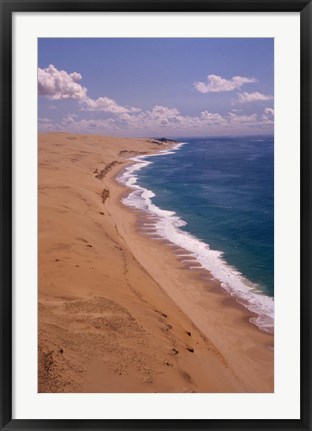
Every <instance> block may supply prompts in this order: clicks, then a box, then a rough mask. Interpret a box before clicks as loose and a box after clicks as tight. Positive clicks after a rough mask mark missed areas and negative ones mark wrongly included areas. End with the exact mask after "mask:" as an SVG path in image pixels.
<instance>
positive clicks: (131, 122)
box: [39, 105, 274, 136]
mask: <svg viewBox="0 0 312 431" xmlns="http://www.w3.org/2000/svg"><path fill="white" fill-rule="evenodd" d="M273 114H274V112H273V109H272V108H265V109H264V111H263V113H260V114H256V113H254V114H251V115H245V114H240V113H234V112H229V113H227V114H226V115H221V114H219V113H213V112H208V111H202V112H201V113H200V114H199V115H197V116H187V115H183V114H182V113H181V112H180V111H179V110H178V109H176V108H169V107H167V106H160V105H156V106H154V107H153V108H152V109H151V110H147V111H140V112H132V113H130V114H129V113H127V112H126V113H121V114H119V115H114V116H113V117H110V118H106V119H94V120H93V119H88V120H86V119H80V120H79V119H77V118H76V116H75V115H72V114H70V115H67V116H66V117H64V118H63V119H62V120H61V121H60V122H58V123H53V122H52V121H50V120H48V119H46V118H45V119H42V121H39V128H40V130H42V131H51V130H60V131H61V130H62V131H68V132H73V133H99V134H113V135H123V136H155V135H158V134H164V135H166V136H179V135H182V134H183V135H184V136H187V135H189V134H191V135H192V134H193V135H194V134H195V135H196V134H197V135H199V134H202V135H203V134H207V135H209V134H210V135H220V134H233V133H236V134H239V133H242V134H248V133H263V132H265V131H269V132H272V130H273V124H274V120H273Z"/></svg>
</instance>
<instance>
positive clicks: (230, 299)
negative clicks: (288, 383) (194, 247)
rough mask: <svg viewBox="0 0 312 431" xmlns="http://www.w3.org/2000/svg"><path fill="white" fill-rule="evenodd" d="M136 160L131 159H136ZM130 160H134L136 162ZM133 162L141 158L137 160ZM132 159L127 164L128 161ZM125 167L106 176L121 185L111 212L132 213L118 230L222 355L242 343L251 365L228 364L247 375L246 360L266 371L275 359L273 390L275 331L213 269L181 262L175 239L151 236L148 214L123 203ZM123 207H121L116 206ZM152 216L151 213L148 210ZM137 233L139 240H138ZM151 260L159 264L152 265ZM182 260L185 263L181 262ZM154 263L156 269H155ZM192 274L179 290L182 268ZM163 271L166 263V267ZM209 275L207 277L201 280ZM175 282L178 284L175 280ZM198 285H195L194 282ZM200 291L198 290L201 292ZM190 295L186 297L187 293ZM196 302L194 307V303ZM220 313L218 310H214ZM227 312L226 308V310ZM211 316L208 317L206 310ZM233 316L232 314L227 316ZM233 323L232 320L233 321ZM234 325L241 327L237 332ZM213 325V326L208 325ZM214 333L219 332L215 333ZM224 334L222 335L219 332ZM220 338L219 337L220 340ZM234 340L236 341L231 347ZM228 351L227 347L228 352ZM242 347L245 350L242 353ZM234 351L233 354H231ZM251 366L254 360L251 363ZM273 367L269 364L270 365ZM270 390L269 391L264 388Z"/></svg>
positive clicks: (271, 377) (150, 271)
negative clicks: (143, 222) (144, 224)
mask: <svg viewBox="0 0 312 431" xmlns="http://www.w3.org/2000/svg"><path fill="white" fill-rule="evenodd" d="M131 162H132V161H131ZM131 162H130V161H129V164H131ZM133 163H136V162H135V161H134V162H133ZM129 164H127V166H129ZM125 169H126V166H123V167H121V168H120V169H119V170H118V171H117V172H116V171H114V172H112V173H111V174H110V175H109V177H108V178H107V181H108V182H110V187H114V186H115V187H116V186H117V187H118V188H121V190H120V191H119V197H120V199H119V202H114V208H112V207H111V210H112V214H113V215H114V216H116V218H117V212H118V211H123V210H125V211H126V212H128V214H129V220H128V222H129V224H130V226H131V227H130V229H129V228H128V227H126V226H124V224H122V223H120V224H119V223H118V222H117V226H118V230H119V232H120V233H121V234H122V235H123V237H124V239H125V241H126V242H127V243H128V245H129V247H130V250H131V252H132V253H133V254H134V256H135V257H136V259H137V260H138V261H139V262H140V263H141V265H143V267H144V268H145V270H146V271H147V272H149V274H150V275H151V277H152V278H153V279H155V281H157V283H158V284H159V285H160V287H161V288H162V289H163V290H164V291H165V292H166V293H167V294H168V296H169V297H170V298H171V299H172V300H173V301H174V302H175V303H176V304H177V305H178V306H179V307H180V308H181V310H182V311H183V312H184V313H185V314H186V315H187V316H188V317H189V318H190V319H191V320H192V322H193V323H194V324H195V326H196V327H197V328H198V329H199V330H200V331H201V332H202V333H203V335H204V336H205V337H207V338H208V339H209V340H212V342H213V344H214V345H215V346H216V349H217V350H219V351H220V352H222V356H223V355H224V357H225V358H227V357H230V355H232V357H233V348H232V347H233V346H234V345H235V344H236V343H240V344H241V345H240V347H239V349H237V352H236V353H235V354H238V355H239V356H240V355H242V356H246V355H247V357H248V356H249V358H248V360H247V361H246V365H244V364H243V362H244V361H242V360H241V359H242V358H239V357H238V358H235V359H234V360H233V361H231V360H229V366H230V367H231V366H232V367H233V369H234V370H235V372H237V373H238V374H239V372H240V370H241V369H242V368H243V369H244V370H245V373H246V376H247V375H248V372H247V370H246V366H247V368H248V365H247V363H248V362H249V361H250V360H254V361H255V362H258V363H257V364H256V366H255V369H257V373H259V374H260V375H261V374H262V375H265V374H266V372H267V371H268V370H267V366H266V364H265V363H264V362H265V361H266V360H267V361H268V363H271V371H270V370H269V375H270V377H269V379H268V380H269V382H268V386H271V387H272V389H271V390H268V392H270V391H274V389H273V380H274V379H273V363H274V333H272V332H268V331H263V330H261V329H260V328H259V327H258V326H257V325H256V324H255V323H253V322H252V321H251V319H252V318H255V317H257V316H258V315H257V314H256V313H255V312H252V311H250V310H249V309H247V308H246V306H244V305H243V304H241V303H240V302H239V301H238V300H237V298H236V297H235V296H232V295H231V294H230V293H229V292H227V291H226V290H225V289H224V288H223V287H222V286H221V283H220V281H219V280H216V279H215V278H214V277H213V276H212V275H211V273H210V272H209V270H207V269H205V268H202V267H201V268H198V269H197V268H196V269H194V268H190V267H189V265H187V264H185V262H182V260H183V259H179V256H178V255H177V254H176V253H175V252H174V248H181V249H182V247H178V246H176V245H175V244H174V243H171V242H170V241H169V240H166V239H165V238H161V237H159V236H158V235H156V237H157V238H155V237H152V236H151V235H146V234H144V232H142V230H141V229H140V222H139V219H140V217H142V215H143V217H144V215H145V216H146V214H145V213H144V212H143V211H142V210H140V209H135V208H131V207H129V206H127V205H125V204H124V203H122V198H124V197H126V196H128V195H129V193H131V191H133V189H131V187H128V186H126V185H125V184H121V183H120V181H118V179H117V178H118V177H120V175H121V173H122V171H124V170H125ZM117 208H118V209H117ZM147 216H148V215H147ZM123 218H124V219H125V214H123ZM135 238H136V239H135ZM136 242H137V244H136V245H135V246H131V245H132V244H135V243H136ZM149 242H152V243H153V245H152V246H151V249H152V251H151V252H150V255H149V259H147V256H146V253H144V252H143V253H142V252H140V250H139V248H141V246H142V249H144V250H147V248H148V246H147V243H149ZM184 251H185V252H186V253H189V252H188V251H187V250H184ZM152 261H153V262H154V265H152ZM164 261H166V262H170V264H169V265H168V264H167V265H166V271H165V274H166V276H168V280H169V279H170V275H169V274H170V272H171V268H169V266H170V265H172V269H173V272H174V273H175V278H173V277H172V279H171V280H170V281H171V283H168V282H166V281H165V278H166V276H164V275H162V276H159V275H158V274H157V273H158V268H159V267H161V264H162V263H163V262H164ZM155 262H157V263H158V266H157V265H155ZM181 264H182V265H181ZM149 268H153V269H152V270H150V269H149ZM181 270H182V272H185V273H187V276H186V277H185V278H186V279H187V281H188V284H187V283H185V284H184V290H183V293H180V292H178V287H179V286H180V287H181V286H182V285H183V282H182V279H183V276H179V275H177V272H180V271H181ZM162 272H164V268H163V267H162ZM203 278H204V282H203V281H202V279H203ZM172 281H173V283H172ZM190 284H191V285H192V286H193V289H192V293H191V294H190V292H187V287H189V285H190ZM194 286H195V287H194ZM196 290H197V292H196ZM183 295H185V297H183ZM194 297H195V298H196V299H195V300H194V299H193V298H194ZM200 302H202V303H204V304H205V305H206V306H207V310H210V311H212V310H213V309H214V308H215V309H216V310H218V309H219V310H222V309H224V310H225V311H226V314H227V316H226V317H227V319H226V320H228V321H227V322H226V323H225V325H224V326H225V327H226V328H227V329H228V330H229V329H230V331H229V334H227V335H226V334H225V332H224V330H223V331H222V330H220V326H221V327H222V323H224V322H222V320H221V319H218V320H219V324H220V325H213V319H209V318H208V317H207V314H208V312H207V310H206V309H205V308H204V307H203V306H201V305H200V306H198V304H196V303H200ZM192 307H193V308H192ZM213 311H214V313H215V316H216V314H217V313H218V312H216V311H215V310H213ZM221 312H222V311H221ZM204 314H205V315H206V317H205V318H203V315H204ZM228 315H230V316H228ZM230 322H231V323H230ZM233 324H234V328H235V329H237V331H235V329H234V331H233ZM211 326H213V331H211V329H210V328H209V327H211ZM240 331H241V332H244V334H245V335H244V337H242V336H237V335H236V337H235V332H237V333H239V332H240ZM213 332H214V333H213ZM218 335H220V337H218ZM222 337H223V338H224V339H226V342H225V341H223V342H220V339H221V338H222ZM245 337H246V338H247V340H244V341H243V340H242V338H245ZM218 338H219V339H218ZM233 338H234V339H236V341H234V342H233ZM231 345H232V346H231ZM251 350H252V354H251V355H249V354H248V352H250V351H251ZM225 352H227V353H226V354H225ZM239 352H240V354H239ZM227 354H229V356H227ZM257 356H259V357H260V358H261V360H260V361H257ZM249 365H250V362H249ZM252 368H253V367H251V369H250V370H249V371H250V378H249V379H250V380H252V375H253V373H254V369H252ZM269 368H270V366H269ZM249 379H248V377H247V378H246V382H245V383H246V385H247V386H248V380H249ZM263 392H266V390H263Z"/></svg>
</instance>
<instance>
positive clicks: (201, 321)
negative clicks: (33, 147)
mask: <svg viewBox="0 0 312 431" xmlns="http://www.w3.org/2000/svg"><path fill="white" fill-rule="evenodd" d="M160 148H167V145H161V146H160V145H156V144H155V143H154V144H153V143H152V142H150V141H148V140H144V139H126V138H109V137H103V136H95V135H73V134H66V133H48V134H41V135H40V136H39V331H38V333H39V355H38V360H39V363H38V370H39V392H47V393H49V392H118V393H120V392H124V393H127V392H157V393H177V392H201V393H236V392H272V391H273V390H274V352H273V351H272V350H270V349H269V348H268V347H267V346H268V345H269V346H270V345H273V339H274V337H273V336H272V335H270V334H266V333H263V332H261V331H260V330H259V329H258V328H257V327H255V326H254V325H252V324H250V323H249V322H248V321H247V320H246V313H245V312H243V310H242V306H240V305H239V304H237V303H236V306H233V303H232V302H231V301H230V303H228V301H227V299H226V298H225V295H224V293H221V292H220V291H219V289H217V286H216V285H215V283H213V282H211V281H209V280H208V281H207V280H205V279H204V280H203V279H202V278H201V277H202V273H201V272H200V271H198V270H192V271H190V270H189V269H187V265H185V262H184V263H183V262H181V261H179V259H178V257H177V256H176V255H175V254H174V250H173V247H172V246H168V245H166V244H164V243H163V242H162V241H160V240H152V239H151V238H150V237H148V236H145V235H143V234H142V233H141V232H140V231H139V229H138V218H139V216H140V214H139V211H136V210H133V209H130V208H129V207H126V206H125V205H123V204H122V203H121V197H122V196H123V195H124V194H125V193H127V188H126V187H125V186H122V185H121V184H120V183H118V182H117V181H116V179H115V176H116V175H117V174H118V172H119V171H120V170H121V169H122V168H124V167H125V166H127V164H128V163H129V161H127V160H126V158H125V157H126V156H131V155H133V154H134V153H136V154H137V155H139V154H144V153H145V154H146V153H148V152H157V151H159V149H160ZM160 268H161V271H160V270H159V269H160Z"/></svg>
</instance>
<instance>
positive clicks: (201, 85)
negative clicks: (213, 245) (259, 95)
mask: <svg viewBox="0 0 312 431" xmlns="http://www.w3.org/2000/svg"><path fill="white" fill-rule="evenodd" d="M252 82H257V80H256V79H255V78H247V77H244V76H233V78H231V79H225V78H222V77H221V76H218V75H208V77H207V82H200V81H197V82H194V87H195V88H196V90H197V91H199V92H200V93H220V92H224V91H233V90H236V89H238V88H241V86H242V85H244V84H249V83H252Z"/></svg>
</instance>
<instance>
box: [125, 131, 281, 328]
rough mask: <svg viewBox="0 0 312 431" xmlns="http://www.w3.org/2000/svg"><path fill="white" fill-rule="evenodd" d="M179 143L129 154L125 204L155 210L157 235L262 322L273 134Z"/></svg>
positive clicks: (270, 236) (267, 284)
mask: <svg viewBox="0 0 312 431" xmlns="http://www.w3.org/2000/svg"><path fill="white" fill-rule="evenodd" d="M181 141H182V140H181ZM183 142H185V145H181V146H178V148H177V149H176V150H175V151H167V152H164V153H163V154H161V155H158V156H156V157H155V156H147V157H146V156H145V157H137V158H135V159H134V160H135V161H136V162H137V164H135V165H134V166H133V167H132V168H130V169H129V170H128V174H127V175H126V176H125V181H126V180H127V181H128V185H130V186H131V185H132V187H133V188H134V192H133V193H132V194H131V195H130V196H129V198H128V200H127V199H126V201H125V203H126V204H128V205H130V206H136V207H137V208H141V209H144V208H145V210H148V211H151V212H153V213H154V214H156V215H158V216H159V218H160V221H159V225H158V231H159V232H160V234H161V235H162V236H165V237H167V238H169V239H170V240H172V241H173V242H176V243H177V244H180V245H183V244H185V245H186V248H187V249H189V250H190V251H193V252H194V253H195V255H196V256H197V257H198V260H199V261H200V262H201V263H202V265H203V266H204V267H206V268H207V269H209V270H212V273H213V274H214V275H215V276H216V277H218V278H220V280H221V281H223V284H224V285H227V287H229V290H230V291H231V294H233V292H234V294H235V291H237V292H238V296H240V297H241V298H243V299H244V300H245V302H246V301H248V302H249V303H250V304H251V305H250V307H249V308H250V309H251V310H252V311H257V312H258V313H259V316H260V320H259V322H260V321H261V322H262V324H263V326H264V327H266V326H267V327H268V326H270V325H271V324H272V321H271V320H272V319H273V299H271V301H270V298H273V296H274V139H273V137H263V136H256V137H255V136H253V137H235V138H201V139H186V140H183ZM129 178H130V181H129ZM144 202H145V203H144ZM173 230H174V231H173ZM183 233H185V235H184V238H183V235H182V234H183ZM208 249H209V250H208ZM213 253H214V254H213ZM218 265H219V268H218ZM226 266H227V267H228V268H230V269H229V270H228V271H227V269H225V268H226ZM221 267H222V268H221ZM248 289H249V291H250V292H249V291H248ZM261 294H262V295H263V296H261ZM268 315H269V316H270V318H269V320H270V319H271V320H270V324H269V323H268V318H267V316H268ZM264 321H265V322H264ZM261 322H260V323H261ZM263 322H264V323H263ZM260 326H261V325H260Z"/></svg>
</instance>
